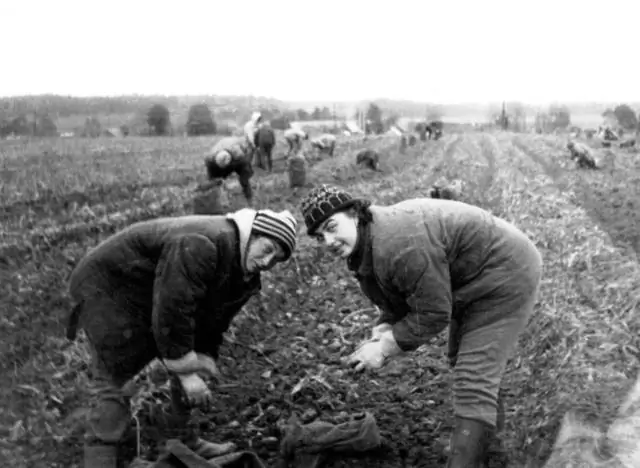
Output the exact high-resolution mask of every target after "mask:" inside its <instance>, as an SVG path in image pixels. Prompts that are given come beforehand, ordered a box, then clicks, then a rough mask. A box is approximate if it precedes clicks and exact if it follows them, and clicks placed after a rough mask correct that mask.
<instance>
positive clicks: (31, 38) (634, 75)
mask: <svg viewBox="0 0 640 468" xmlns="http://www.w3.org/2000/svg"><path fill="white" fill-rule="evenodd" d="M320 5H323V7H321V6H320ZM637 5H640V2H638V1H634V0H607V1H606V2H596V1H589V0H581V1H578V0H576V1H574V0H553V1H550V0H535V1H530V0H527V1H525V0H510V1H509V0H504V1H502V0H441V1H438V2H435V1H431V0H411V1H410V0H393V1H384V2H383V1H380V2H376V1H375V0H367V1H361V0H323V1H322V2H320V1H310V0H248V1H244V2H243V1H241V0H236V1H235V3H234V1H233V0H202V1H201V0H197V1H196V0H181V1H177V2H176V1H171V2H169V1H167V2H162V1H161V0H154V1H148V0H126V1H123V0H111V1H107V2H91V1H87V0H77V1H76V0H21V1H20V2H18V1H15V0H0V19H1V20H2V21H1V26H0V41H1V42H0V43H2V44H3V47H2V49H3V50H2V59H1V60H2V62H1V63H2V66H1V70H0V95H3V96H10V95H22V94H40V93H55V94H71V95H78V96H87V95H118V94H132V93H138V94H254V95H262V96H272V97H276V98H279V99H285V100H355V99H371V98H378V97H389V98H394V99H411V100H418V101H430V102H441V103H455V102H484V101H495V100H503V99H505V100H521V101H526V102H531V103H540V104H542V103H546V102H550V101H556V100H557V101H633V100H639V99H640V81H638V75H639V74H640V60H639V59H638V56H639V55H640V53H639V52H638V49H637V47H638V40H639V39H640V34H639V32H638V28H637V24H638V23H637V21H638V18H639V17H640V11H639V10H640V6H637Z"/></svg>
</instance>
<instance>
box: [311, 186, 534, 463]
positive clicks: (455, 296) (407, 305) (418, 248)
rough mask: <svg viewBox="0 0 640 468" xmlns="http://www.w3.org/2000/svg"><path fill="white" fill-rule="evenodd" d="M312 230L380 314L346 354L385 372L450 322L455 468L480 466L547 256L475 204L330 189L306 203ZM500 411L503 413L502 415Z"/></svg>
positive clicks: (324, 188) (323, 189) (355, 361)
mask: <svg viewBox="0 0 640 468" xmlns="http://www.w3.org/2000/svg"><path fill="white" fill-rule="evenodd" d="M301 211H302V214H303V216H304V220H305V224H306V227H307V232H308V234H309V235H310V236H313V237H316V238H317V239H318V240H319V241H320V242H322V243H323V244H325V245H326V246H327V248H328V249H329V250H330V251H331V252H332V253H334V254H335V255H339V256H340V257H341V258H344V259H345V260H346V261H347V266H348V268H349V269H350V270H351V271H352V272H353V273H354V275H355V277H356V278H357V280H358V282H359V283H360V287H361V289H362V291H363V293H364V294H365V295H366V296H367V297H368V298H369V299H370V300H371V301H372V302H373V303H374V304H375V305H377V306H378V307H379V308H380V309H381V310H382V315H381V316H380V318H379V320H378V322H377V324H376V325H375V326H374V327H373V331H372V337H371V339H369V340H367V341H365V342H364V343H362V344H361V346H360V347H359V348H358V349H357V350H356V351H355V352H354V353H353V354H352V355H351V356H349V358H348V361H349V362H350V363H351V364H352V365H355V366H356V370H362V369H366V368H368V369H378V368H380V367H382V366H383V365H384V363H385V362H386V360H387V359H390V358H392V357H393V356H396V355H400V354H402V353H404V352H409V351H413V350H415V349H416V348H418V347H419V346H421V345H423V344H426V343H428V342H429V340H430V339H431V338H433V337H435V336H436V335H438V334H439V333H440V332H442V331H443V330H444V329H445V328H446V327H447V326H449V352H448V357H449V364H450V365H451V366H452V367H453V380H454V383H453V392H454V410H455V415H456V420H455V428H454V432H453V435H452V438H451V452H450V455H449V461H448V464H447V467H449V468H463V467H464V468H469V467H479V466H481V463H483V461H484V458H485V455H486V450H487V448H488V446H489V442H490V441H497V439H496V438H495V435H496V426H498V428H501V426H502V424H503V421H502V418H503V417H504V416H503V415H504V412H503V411H502V410H501V409H500V410H499V409H498V408H499V407H501V402H498V394H499V393H498V392H499V388H500V383H501V380H502V375H503V373H504V371H505V367H506V363H507V359H508V358H509V357H510V356H511V355H512V354H513V352H514V348H515V346H516V343H517V340H518V336H519V335H520V333H521V332H522V331H523V329H524V328H525V326H526V324H527V321H528V319H529V317H530V316H531V314H532V312H533V308H534V304H535V302H536V296H537V292H538V285H539V283H540V278H541V272H542V258H541V255H540V253H539V252H538V250H537V249H536V247H535V245H534V244H533V242H532V241H531V240H529V239H528V238H527V236H526V235H525V234H523V233H522V232H521V231H520V230H518V229H517V228H516V227H515V226H514V225H512V224H510V223H508V222H507V221H505V220H503V219H500V218H498V217H495V216H493V215H492V214H491V213H489V212H487V211H484V210H482V209H480V208H478V207H476V206H472V205H467V204H464V203H461V202H457V201H452V200H438V199H431V198H417V199H411V200H405V201H403V202H400V203H398V204H395V205H391V206H376V205H372V204H371V202H370V201H367V200H364V199H356V198H353V197H352V196H351V195H350V194H349V193H347V192H345V191H342V190H340V189H337V188H333V187H329V186H326V185H323V186H320V187H317V188H316V189H314V190H312V191H311V192H309V194H308V195H307V196H306V197H305V198H304V199H303V200H302V202H301ZM498 415H500V416H498Z"/></svg>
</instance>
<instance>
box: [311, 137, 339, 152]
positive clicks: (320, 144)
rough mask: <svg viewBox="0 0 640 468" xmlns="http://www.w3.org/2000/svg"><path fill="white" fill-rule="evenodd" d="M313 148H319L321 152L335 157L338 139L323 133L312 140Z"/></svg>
mask: <svg viewBox="0 0 640 468" xmlns="http://www.w3.org/2000/svg"><path fill="white" fill-rule="evenodd" d="M311 146H312V147H313V148H317V149H318V150H320V152H324V153H327V154H328V155H329V156H333V150H334V149H335V147H336V137H335V135H332V134H330V133H323V134H322V135H320V136H318V137H315V138H314V139H313V140H311Z"/></svg>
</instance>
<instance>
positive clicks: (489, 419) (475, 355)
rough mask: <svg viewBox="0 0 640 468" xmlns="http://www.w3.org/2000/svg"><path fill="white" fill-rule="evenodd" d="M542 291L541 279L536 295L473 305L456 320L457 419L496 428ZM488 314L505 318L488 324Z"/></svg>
mask: <svg viewBox="0 0 640 468" xmlns="http://www.w3.org/2000/svg"><path fill="white" fill-rule="evenodd" d="M538 290H539V279H538V281H537V286H536V287H535V289H534V290H533V291H532V292H531V293H530V294H526V295H517V296H516V295H514V296H513V297H500V298H491V297H488V298H486V299H482V300H479V301H476V302H474V303H473V304H472V305H470V306H469V307H468V308H467V310H465V311H464V314H462V317H463V318H462V319H458V320H456V319H452V321H451V324H450V326H449V350H448V358H449V365H450V366H451V367H452V368H453V406H454V412H455V415H456V416H457V417H460V418H466V419H475V420H478V421H482V422H484V423H486V424H487V425H489V426H491V427H493V428H495V427H496V421H497V414H498V411H497V405H498V395H499V391H500V385H501V382H502V378H503V375H504V372H505V369H506V366H507V362H508V360H509V358H510V357H511V356H512V355H513V353H514V352H515V348H516V345H517V343H518V339H519V337H520V335H521V333H522V332H523V330H524V329H525V327H526V325H527V322H528V321H529V318H530V317H531V316H532V314H533V311H534V306H535V303H536V299H537V295H538ZM500 309H502V310H500ZM483 312H486V313H483ZM489 312H490V313H489ZM496 312H497V313H496ZM502 312H505V313H502ZM487 316H497V317H500V318H499V319H498V320H495V321H488V322H487V321H486V317H487Z"/></svg>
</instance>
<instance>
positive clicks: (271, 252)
mask: <svg viewBox="0 0 640 468" xmlns="http://www.w3.org/2000/svg"><path fill="white" fill-rule="evenodd" d="M296 226H297V223H296V221H295V219H294V218H293V216H292V215H291V213H289V212H288V211H283V212H279V213H276V212H273V211H271V210H260V211H254V210H252V209H249V208H245V209H242V210H240V211H237V212H235V213H232V214H229V215H227V216H182V217H175V218H160V219H154V220H150V221H143V222H139V223H136V224H133V225H131V226H129V227H127V228H125V229H123V230H122V231H120V232H118V233H116V234H114V235H113V236H111V237H109V238H108V239H106V240H105V241H103V242H102V243H101V244H99V245H98V246H97V247H96V248H94V249H92V250H90V251H89V252H88V253H87V254H86V255H85V257H84V258H83V259H82V260H80V262H79V263H78V265H77V266H76V267H75V269H74V270H73V272H72V274H71V278H70V286H69V289H70V293H71V297H72V299H73V301H74V303H75V306H74V308H73V311H72V313H71V315H70V319H69V326H68V330H67V337H68V338H69V339H71V340H73V339H75V337H76V331H77V328H78V326H79V325H80V327H82V328H83V329H84V330H85V332H86V334H87V338H88V341H89V346H90V350H91V359H92V363H91V364H92V380H93V382H92V387H93V388H92V394H93V398H94V401H93V402H92V404H91V409H90V410H89V416H88V418H87V423H86V427H85V448H84V466H85V467H86V468H116V466H118V465H117V463H118V458H119V453H118V452H119V450H118V443H119V442H120V441H121V440H122V438H123V437H124V435H125V432H126V430H127V427H128V425H129V422H130V418H131V413H130V406H129V401H130V398H131V397H132V396H133V395H132V392H131V391H128V390H126V388H127V387H125V384H126V383H127V382H129V381H130V380H131V379H132V378H133V377H135V376H136V375H137V374H138V373H139V372H140V371H141V370H142V369H143V368H144V367H145V366H146V365H147V364H149V362H151V361H152V360H153V359H155V358H159V359H160V361H161V362H162V363H163V364H164V366H165V367H166V368H167V370H168V371H169V372H170V374H171V375H172V379H171V397H172V407H173V414H172V420H171V423H170V427H169V432H170V433H169V434H167V435H168V436H169V437H168V438H179V439H181V441H182V442H183V443H184V444H185V445H187V447H189V448H190V449H191V450H193V451H194V452H195V453H197V454H198V455H200V456H202V457H203V458H207V459H208V458H212V457H214V456H218V455H220V454H222V453H225V452H228V451H231V450H233V449H235V446H234V445H233V444H230V443H227V444H216V443H212V442H208V441H205V440H203V439H201V438H199V437H198V436H197V434H196V432H195V430H194V429H193V428H189V426H188V424H187V423H188V420H189V413H190V409H191V405H201V406H204V407H205V408H206V407H207V405H208V404H209V403H211V398H212V396H211V392H210V390H209V388H208V386H207V384H206V383H205V381H204V380H203V376H204V377H214V378H215V377H218V376H219V372H218V368H217V365H216V360H217V359H218V351H219V347H220V345H221V344H222V340H223V334H224V332H226V330H227V329H228V328H229V324H230V323H231V321H232V320H233V318H234V317H235V316H236V315H237V314H238V312H239V311H240V310H241V308H242V307H243V306H244V305H245V304H246V302H247V301H248V300H249V298H250V297H251V296H253V295H255V294H258V292H259V291H260V289H261V279H260V276H261V273H262V272H263V271H267V270H270V269H271V268H273V267H274V266H275V265H276V264H278V263H280V262H284V261H286V260H287V259H288V258H289V257H290V256H291V254H292V252H293V251H294V250H295V246H296ZM183 397H184V398H185V400H186V402H185V401H183V400H182V398H183Z"/></svg>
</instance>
